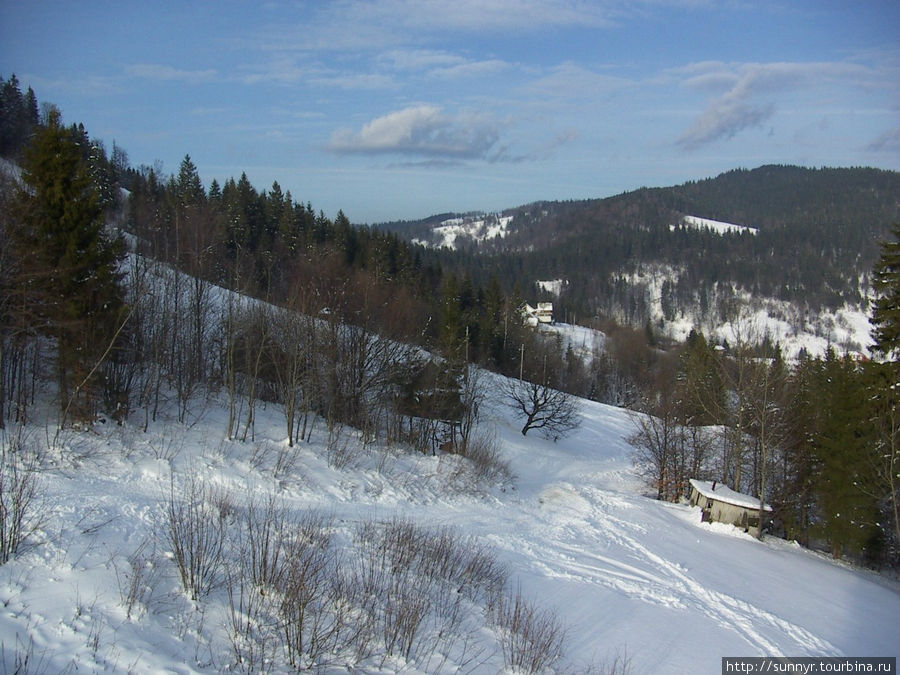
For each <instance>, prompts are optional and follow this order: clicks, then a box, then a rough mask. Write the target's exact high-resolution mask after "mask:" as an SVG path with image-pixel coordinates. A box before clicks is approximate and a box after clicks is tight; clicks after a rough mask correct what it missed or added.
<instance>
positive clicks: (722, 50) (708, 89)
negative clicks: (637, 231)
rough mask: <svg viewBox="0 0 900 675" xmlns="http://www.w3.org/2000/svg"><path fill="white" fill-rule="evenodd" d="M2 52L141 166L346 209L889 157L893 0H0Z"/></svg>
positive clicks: (895, 88) (898, 156)
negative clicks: (186, 165)
mask: <svg viewBox="0 0 900 675" xmlns="http://www.w3.org/2000/svg"><path fill="white" fill-rule="evenodd" d="M12 73H15V74H16V75H17V77H18V78H19V80H20V82H21V84H22V86H23V89H24V88H25V87H28V86H31V87H33V88H34V90H35V93H36V94H37V96H38V99H39V101H42V102H44V101H49V102H52V103H55V104H56V105H58V106H59V107H60V109H61V110H62V112H63V116H64V120H65V121H66V122H68V123H71V122H82V123H83V124H84V125H85V127H86V128H87V130H88V132H89V133H90V134H91V135H92V136H93V137H95V138H100V139H102V140H103V141H104V142H105V143H106V145H107V148H111V147H112V142H113V141H115V142H116V143H117V144H118V145H119V146H121V147H123V148H124V149H125V150H126V151H127V152H128V155H129V158H130V161H131V163H132V164H133V165H136V166H137V165H141V164H146V165H153V164H154V163H156V162H160V163H161V164H162V167H163V170H164V171H165V172H166V173H175V172H177V170H178V166H179V164H180V162H181V160H182V158H183V157H184V156H185V155H186V154H190V155H191V158H192V159H193V161H194V163H195V164H196V165H197V167H198V169H199V171H200V175H201V178H202V179H203V181H204V184H205V185H207V186H208V185H209V183H210V182H211V180H212V179H213V178H216V179H218V180H219V182H220V183H221V182H223V181H224V180H225V179H227V178H228V177H230V176H234V177H235V178H237V177H239V176H240V174H241V172H242V171H246V173H247V176H248V177H249V179H250V181H251V182H252V183H253V184H254V185H255V186H256V187H257V189H260V190H263V189H268V188H269V187H271V185H272V182H273V181H275V180H277V181H278V182H279V184H280V185H281V186H282V188H283V189H285V190H290V191H291V194H292V196H293V197H294V199H295V200H298V201H301V202H303V203H305V202H311V203H312V205H313V207H314V208H315V209H317V210H319V209H322V210H324V211H325V212H326V214H328V215H330V216H333V215H334V214H335V213H336V212H337V210H338V209H343V210H344V212H345V213H346V214H347V216H348V217H349V218H350V219H351V220H352V221H353V222H357V223H365V222H369V223H372V222H380V221H385V220H393V219H412V218H420V217H425V216H427V215H430V214H433V213H440V212H444V211H468V210H500V209H503V208H507V207H513V206H518V205H521V204H524V203H528V202H531V201H535V200H540V199H580V198H589V197H606V196H609V195H612V194H616V193H619V192H622V191H625V190H631V189H635V188H638V187H642V186H663V185H673V184H677V183H681V182H683V181H686V180H692V179H700V178H705V177H709V176H714V175H716V174H718V173H720V172H722V171H727V170H729V169H733V168H739V167H743V168H753V167H756V166H759V165H761V164H767V163H781V164H800V165H804V166H876V167H881V168H887V169H895V170H897V169H900V2H896V0H884V1H880V0H878V1H867V0H847V1H845V2H836V1H830V0H814V1H807V0H723V1H721V2H714V1H712V0H710V1H704V0H594V1H591V2H588V1H583V0H454V1H451V2H438V1H437V0H366V1H362V0H338V1H334V2H324V1H323V2H309V1H307V2H258V3H256V2H229V1H227V0H226V1H223V2H184V1H182V2H146V1H142V2H140V3H138V2H130V1H122V0H119V1H118V2H106V1H103V2H101V1H97V2H71V1H67V2H46V1H44V0H30V1H29V2H10V1H9V0H0V75H2V76H4V77H9V75H10V74H12ZM698 215H704V214H698Z"/></svg>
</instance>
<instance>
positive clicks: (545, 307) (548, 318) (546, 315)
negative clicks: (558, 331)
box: [522, 302, 553, 326]
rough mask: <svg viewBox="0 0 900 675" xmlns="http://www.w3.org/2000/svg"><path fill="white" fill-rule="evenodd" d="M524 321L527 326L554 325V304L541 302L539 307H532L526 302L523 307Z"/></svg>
mask: <svg viewBox="0 0 900 675" xmlns="http://www.w3.org/2000/svg"><path fill="white" fill-rule="evenodd" d="M522 319H523V320H524V322H525V324H526V325H527V326H537V325H538V324H541V323H546V324H550V323H553V303H552V302H539V303H538V304H537V307H532V306H531V305H529V304H528V303H527V302H526V303H525V304H524V305H522Z"/></svg>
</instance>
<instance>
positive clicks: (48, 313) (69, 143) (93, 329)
mask: <svg viewBox="0 0 900 675" xmlns="http://www.w3.org/2000/svg"><path fill="white" fill-rule="evenodd" d="M83 143H84V134H83V133H82V130H80V129H78V130H76V129H75V128H74V127H73V128H72V129H66V128H64V127H63V126H62V124H61V122H60V118H59V115H58V114H55V113H54V114H51V116H50V118H49V120H48V125H47V126H46V127H45V128H43V129H42V130H41V131H40V132H39V133H38V134H37V135H36V136H35V138H34V140H33V142H32V143H31V144H30V145H29V146H28V147H27V148H26V150H25V155H24V161H23V164H22V179H23V181H24V182H25V186H24V187H23V188H22V189H20V190H19V191H18V194H17V200H16V215H17V223H16V225H15V226H14V227H12V228H11V231H10V232H9V238H10V244H11V246H12V247H13V248H14V250H15V251H16V253H17V255H18V256H20V260H21V261H22V265H23V269H24V270H26V274H25V276H24V277H23V280H24V282H25V283H26V284H27V285H28V287H29V289H30V290H29V292H28V293H27V294H25V295H26V297H27V298H28V302H29V303H30V304H31V305H32V306H33V307H34V310H33V313H34V315H35V316H36V317H38V318H37V321H38V325H37V327H38V328H39V329H40V330H42V331H43V332H46V333H48V334H49V335H51V336H52V337H54V338H56V343H57V345H56V346H57V357H58V358H57V382H58V385H59V397H60V405H61V410H62V412H63V421H65V417H66V413H67V412H68V410H69V407H70V406H71V405H72V403H77V405H78V407H77V408H76V410H78V411H79V412H80V413H81V414H88V413H90V412H93V408H94V406H95V404H96V401H97V392H96V390H95V389H94V388H93V386H92V385H94V384H95V382H94V378H92V374H93V373H94V372H96V370H97V366H98V365H99V362H100V361H101V360H102V358H103V357H104V355H105V354H106V353H107V352H108V347H109V345H110V343H111V340H112V339H113V337H114V335H115V333H116V328H117V325H118V323H119V319H120V316H121V311H122V309H123V300H122V291H121V289H120V286H119V281H120V275H119V272H118V263H119V260H120V256H121V252H122V246H121V242H120V241H119V240H113V239H111V238H110V237H109V236H108V235H107V233H106V231H105V229H104V222H103V217H102V208H101V205H100V200H99V196H98V194H97V190H96V188H95V186H94V185H93V183H92V180H91V173H90V167H89V165H88V163H87V162H86V160H85V155H86V148H84V147H83V146H82V144H83Z"/></svg>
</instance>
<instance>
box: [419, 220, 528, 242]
mask: <svg viewBox="0 0 900 675" xmlns="http://www.w3.org/2000/svg"><path fill="white" fill-rule="evenodd" d="M512 220H513V217H512V216H500V215H496V214H489V215H480V216H460V217H458V218H448V219H447V220H443V221H441V223H440V224H439V225H437V226H436V227H435V228H433V229H432V231H431V236H430V237H428V239H413V243H415V244H421V245H422V246H428V247H434V248H448V249H450V250H456V249H457V248H458V247H459V244H460V242H469V243H471V242H474V243H480V242H483V241H487V240H490V239H494V238H496V237H500V238H503V237H505V236H506V235H507V233H508V231H509V224H510V223H511V222H512Z"/></svg>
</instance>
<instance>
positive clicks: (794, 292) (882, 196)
mask: <svg viewBox="0 0 900 675" xmlns="http://www.w3.org/2000/svg"><path fill="white" fill-rule="evenodd" d="M504 215H507V216H509V215H511V216H513V219H512V221H511V223H510V226H509V227H508V228H507V229H508V231H507V233H506V234H505V236H504V237H502V238H501V237H496V238H494V239H491V240H489V241H482V242H477V243H475V242H469V243H467V244H466V243H461V242H459V240H458V242H459V243H458V245H457V248H458V249H459V250H458V252H457V253H456V254H455V256H454V257H455V258H456V262H457V264H459V265H460V266H462V267H464V268H466V269H467V271H468V272H469V273H471V274H472V275H473V277H474V278H476V279H478V278H481V277H483V276H484V275H490V274H497V275H498V277H499V278H500V280H501V282H503V284H504V285H513V284H515V283H518V284H520V285H521V287H522V288H523V289H526V292H528V291H527V289H530V288H532V287H533V285H534V284H535V283H536V282H537V281H541V280H557V279H562V280H565V281H566V282H567V283H565V284H563V285H562V289H563V291H562V295H561V297H559V298H558V299H557V301H558V302H559V304H560V305H561V307H564V308H565V309H566V310H569V311H572V312H576V313H578V314H580V315H582V316H585V315H587V314H588V313H589V315H591V316H593V315H595V314H601V315H604V314H605V315H610V316H613V317H615V318H618V319H624V320H626V321H628V322H631V323H635V322H639V323H643V322H645V321H647V320H648V319H650V318H654V317H653V311H652V308H651V305H652V304H653V303H654V302H658V300H659V299H661V300H662V303H661V304H662V307H661V311H662V313H663V314H664V315H666V317H665V318H667V319H672V318H674V316H676V315H678V314H679V313H689V312H695V313H700V314H702V315H709V314H713V315H715V314H722V313H726V312H727V311H728V308H727V307H726V306H725V305H727V304H728V303H727V302H725V300H726V299H727V297H728V296H731V295H733V293H732V291H733V290H742V291H746V292H748V293H751V294H752V295H753V296H755V297H767V298H775V299H779V300H782V301H788V302H791V303H794V304H800V305H803V306H806V307H809V308H812V309H815V310H818V309H835V308H837V307H840V306H843V305H847V304H849V305H858V304H860V303H861V302H862V301H863V299H864V294H865V293H866V290H867V288H868V275H869V272H870V271H871V269H872V266H873V264H874V263H875V261H876V260H877V257H878V252H879V242H880V241H883V240H885V239H886V238H887V237H888V234H889V231H890V228H891V226H892V225H893V224H894V223H896V222H898V221H900V173H898V172H893V171H884V170H879V169H870V168H850V169H829V168H823V169H808V168H801V167H795V166H763V167H760V168H757V169H753V170H745V169H740V170H734V171H729V172H727V173H724V174H721V175H720V176H717V177H716V178H711V179H708V180H702V181H692V182H689V183H685V184H683V185H679V186H675V187H667V188H642V189H639V190H635V191H633V192H628V193H624V194H621V195H617V196H614V197H609V198H606V199H594V200H586V201H567V202H535V203H532V204H529V205H526V206H521V207H518V208H515V209H510V210H508V211H505V212H504ZM685 216H695V217H699V218H706V219H713V220H717V221H724V222H728V223H733V224H736V225H741V226H745V227H749V228H755V229H756V230H757V231H758V232H757V233H756V234H754V233H752V232H750V231H744V232H732V233H727V234H721V233H716V232H714V231H709V230H702V229H696V228H691V227H685V226H683V225H682V223H683V219H684V217H685ZM673 226H674V227H673ZM386 227H388V226H386ZM411 230H412V231H415V228H414V227H413V224H410V223H406V224H404V227H397V228H396V229H395V231H397V232H400V233H403V232H404V231H406V232H409V231H411ZM471 253H475V254H477V255H474V256H472V255H469V254H471ZM648 273H652V274H655V275H657V276H656V279H655V281H654V282H653V283H651V282H650V281H648ZM639 275H641V278H643V279H644V281H641V280H640V279H639ZM662 286H664V288H662ZM654 292H655V294H656V296H657V297H656V298H653V297H650V296H651V295H652V294H653V293H654ZM648 294H649V295H648ZM698 318H701V317H698ZM716 318H717V317H715V316H713V317H711V321H712V322H715V320H716ZM718 318H722V317H721V316H720V317H718Z"/></svg>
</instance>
